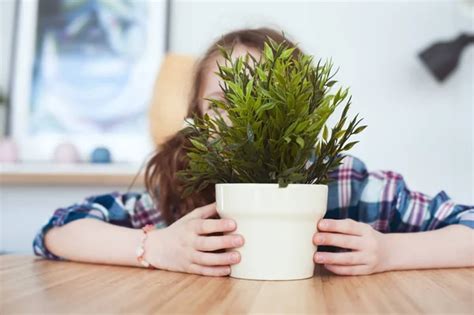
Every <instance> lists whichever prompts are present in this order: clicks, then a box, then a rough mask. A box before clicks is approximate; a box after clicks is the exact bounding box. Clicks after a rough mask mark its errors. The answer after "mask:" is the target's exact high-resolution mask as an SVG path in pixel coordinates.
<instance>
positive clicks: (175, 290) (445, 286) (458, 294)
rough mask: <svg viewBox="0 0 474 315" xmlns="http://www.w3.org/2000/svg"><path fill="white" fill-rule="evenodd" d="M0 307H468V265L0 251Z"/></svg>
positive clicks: (471, 288) (217, 310) (329, 310)
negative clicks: (193, 269) (189, 266)
mask: <svg viewBox="0 0 474 315" xmlns="http://www.w3.org/2000/svg"><path fill="white" fill-rule="evenodd" d="M0 264H1V265H0V280H1V287H0V288H1V291H0V297H1V302H0V313H1V314H13V313H15V314H17V313H195V314H252V313H311V314H316V313H317V314H347V313H351V314H354V313H364V314H367V313H377V314H380V313H398V314H400V313H403V314H415V313H426V314H432V313H438V314H448V313H449V314H454V313H457V314H460V313H463V314H473V313H474V281H473V280H474V268H460V269H446V270H424V271H416V270H415V271H397V272H387V273H382V274H376V275H371V276H357V277H343V276H336V275H332V274H330V273H328V272H327V271H324V270H320V269H317V271H316V274H315V276H314V277H313V278H312V279H307V280H300V281H249V280H240V279H232V278H209V277H201V276H197V275H189V274H182V273H173V272H167V271H154V270H145V269H140V268H128V267H118V266H104V265H88V264H80V263H71V262H51V261H46V260H42V259H38V258H34V257H31V256H11V255H6V256H0Z"/></svg>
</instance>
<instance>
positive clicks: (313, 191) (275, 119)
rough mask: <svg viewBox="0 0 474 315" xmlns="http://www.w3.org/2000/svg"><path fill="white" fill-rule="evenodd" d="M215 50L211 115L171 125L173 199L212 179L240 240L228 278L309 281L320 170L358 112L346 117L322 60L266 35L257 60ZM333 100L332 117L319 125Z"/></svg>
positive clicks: (342, 92) (320, 204) (352, 130)
mask: <svg viewBox="0 0 474 315" xmlns="http://www.w3.org/2000/svg"><path fill="white" fill-rule="evenodd" d="M221 54H222V56H223V58H224V60H225V62H224V63H223V64H219V67H218V69H219V70H218V73H217V74H218V75H219V76H220V78H221V80H222V84H221V88H222V91H223V95H224V99H223V100H218V99H210V100H209V101H210V103H211V107H212V108H213V109H214V112H215V115H212V117H211V116H209V115H207V114H205V115H204V116H203V117H197V116H196V117H194V119H193V123H192V124H189V126H188V127H186V128H185V129H183V130H182V131H181V132H184V133H186V134H187V136H188V137H189V138H190V141H191V143H192V147H190V148H189V153H188V158H189V164H188V167H187V169H185V170H183V171H181V172H180V174H179V176H180V178H181V179H182V180H183V182H184V183H185V190H184V191H183V195H184V196H187V195H189V194H192V193H194V192H197V191H200V190H203V189H205V188H206V187H207V186H208V185H211V184H216V186H215V187H216V202H217V210H218V213H219V215H220V217H222V218H232V219H234V220H235V221H236V222H237V230H236V231H235V233H238V234H241V235H243V237H244V238H245V245H244V246H242V247H241V248H239V251H240V254H241V262H240V263H239V264H237V265H234V266H232V270H231V276H232V277H237V278H245V279H264V280H289V279H303V278H308V277H312V276H313V272H314V262H313V254H314V252H315V250H316V247H315V246H314V245H313V243H312V236H313V234H314V232H315V231H316V226H317V222H318V221H319V219H321V218H322V217H323V216H324V214H325V212H326V207H327V194H328V187H327V185H326V184H327V182H328V172H330V171H331V170H333V169H334V168H336V167H337V166H338V165H339V164H340V163H341V160H342V159H343V155H342V154H341V153H342V152H343V151H347V150H349V149H350V148H352V147H353V146H354V145H355V144H356V143H357V142H358V141H352V142H349V138H351V136H352V135H354V134H357V133H359V132H361V131H362V130H363V129H364V128H365V127H366V126H360V122H361V119H359V118H358V116H355V117H354V118H353V119H352V120H350V121H349V120H348V117H347V114H348V110H349V108H350V104H351V102H350V97H349V96H348V89H343V88H338V89H336V90H335V93H331V89H332V87H333V86H334V84H335V83H336V81H335V80H334V78H333V77H334V72H333V71H332V62H324V63H323V62H321V61H318V62H317V63H314V62H313V58H312V57H311V56H309V55H305V54H301V53H300V54H296V53H295V51H294V48H290V47H289V46H288V45H287V44H286V43H285V42H284V43H280V44H278V43H276V42H274V41H273V40H271V39H268V41H267V42H266V44H265V47H264V51H263V54H262V56H261V57H260V58H258V59H256V58H255V57H253V56H252V55H249V54H247V55H246V56H243V57H239V58H235V59H234V58H233V57H232V56H231V55H232V52H231V51H228V50H226V49H224V48H221ZM343 102H345V106H344V109H343V111H342V114H341V117H340V119H339V121H338V122H337V123H336V124H335V125H334V126H333V127H332V128H331V129H330V128H328V127H327V126H326V122H327V120H328V118H329V116H330V115H331V114H332V113H333V112H334V111H335V110H336V108H337V107H338V106H339V105H340V104H342V103H343ZM222 110H223V111H225V112H226V113H227V117H223V115H222V114H221V112H222Z"/></svg>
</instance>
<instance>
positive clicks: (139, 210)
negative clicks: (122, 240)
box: [33, 192, 164, 259]
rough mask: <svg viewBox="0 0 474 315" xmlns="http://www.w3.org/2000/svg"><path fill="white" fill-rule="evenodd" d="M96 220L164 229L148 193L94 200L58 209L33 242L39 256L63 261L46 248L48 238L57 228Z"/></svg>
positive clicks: (99, 197) (108, 195) (96, 198)
mask: <svg viewBox="0 0 474 315" xmlns="http://www.w3.org/2000/svg"><path fill="white" fill-rule="evenodd" d="M84 218H92V219H97V220H101V221H104V222H108V223H110V224H114V225H119V226H124V227H130V228H141V227H143V226H145V225H146V224H153V225H156V226H158V227H160V226H163V225H164V220H163V219H162V217H161V215H160V211H159V207H158V205H155V204H154V203H153V201H152V199H151V197H150V195H149V194H148V193H126V194H120V193H118V192H113V193H110V194H104V195H98V196H92V197H89V198H86V199H85V200H84V201H83V202H80V203H76V204H74V205H72V206H69V207H64V208H59V209H57V210H56V211H55V212H54V213H53V215H52V217H51V218H50V219H49V220H48V222H47V223H46V224H45V225H44V226H43V227H42V228H41V229H40V231H39V232H38V233H37V235H36V237H35V239H34V241H33V251H34V253H35V254H36V255H38V256H42V257H45V258H49V259H61V257H58V256H56V255H54V254H53V253H51V252H50V251H48V249H47V248H46V246H45V241H44V238H45V235H46V233H47V232H48V231H49V230H50V229H52V228H53V227H60V226H63V225H65V224H67V223H69V222H72V221H75V220H79V219H84Z"/></svg>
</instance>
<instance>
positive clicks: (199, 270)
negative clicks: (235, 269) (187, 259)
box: [188, 264, 230, 277]
mask: <svg viewBox="0 0 474 315" xmlns="http://www.w3.org/2000/svg"><path fill="white" fill-rule="evenodd" d="M188 273H194V274H198V275H202V276H211V277H224V276H228V275H229V274H230V267H229V266H216V267H209V266H201V265H198V264H191V265H190V266H189V268H188Z"/></svg>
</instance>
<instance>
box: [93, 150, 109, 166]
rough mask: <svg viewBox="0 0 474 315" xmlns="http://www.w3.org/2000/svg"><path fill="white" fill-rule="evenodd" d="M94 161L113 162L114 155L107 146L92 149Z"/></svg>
mask: <svg viewBox="0 0 474 315" xmlns="http://www.w3.org/2000/svg"><path fill="white" fill-rule="evenodd" d="M91 162H92V163H110V162H112V155H111V154H110V151H109V150H108V149H107V148H105V147H98V148H95V149H94V151H92V154H91Z"/></svg>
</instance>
